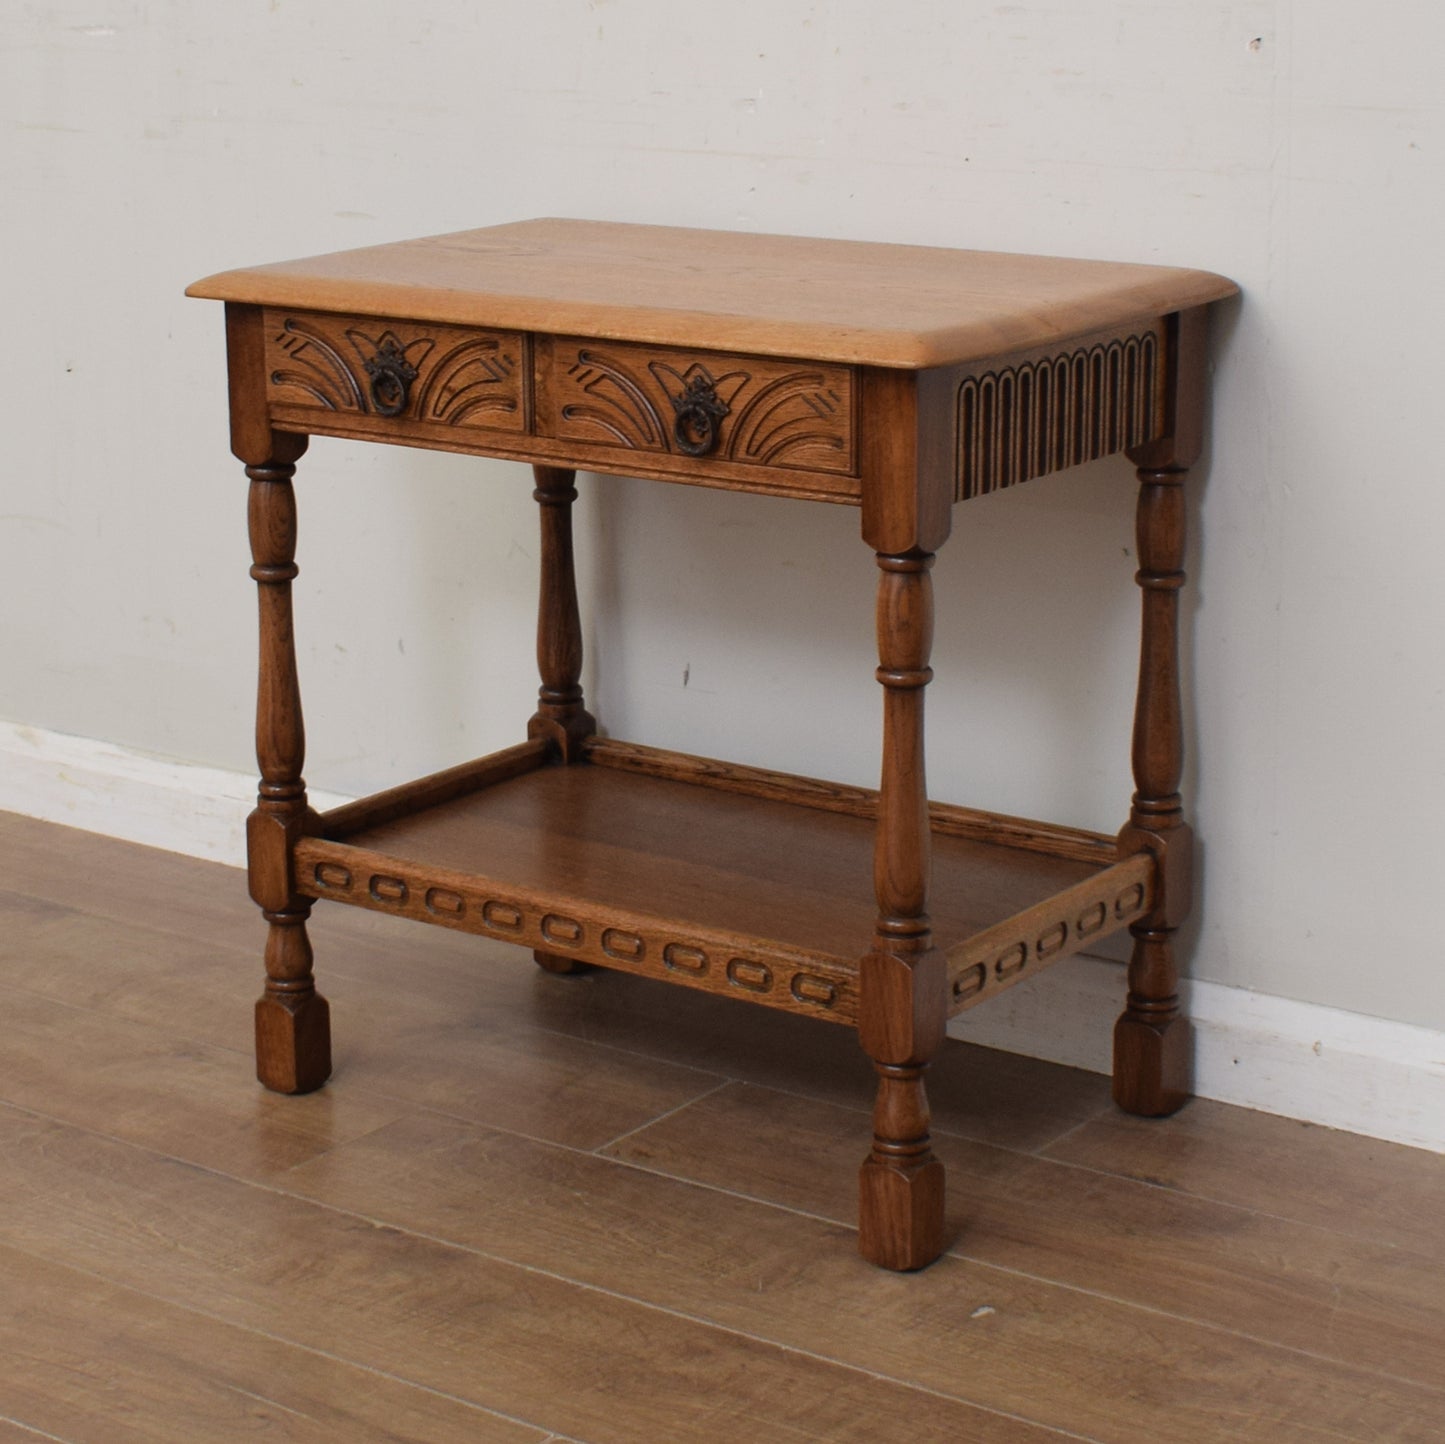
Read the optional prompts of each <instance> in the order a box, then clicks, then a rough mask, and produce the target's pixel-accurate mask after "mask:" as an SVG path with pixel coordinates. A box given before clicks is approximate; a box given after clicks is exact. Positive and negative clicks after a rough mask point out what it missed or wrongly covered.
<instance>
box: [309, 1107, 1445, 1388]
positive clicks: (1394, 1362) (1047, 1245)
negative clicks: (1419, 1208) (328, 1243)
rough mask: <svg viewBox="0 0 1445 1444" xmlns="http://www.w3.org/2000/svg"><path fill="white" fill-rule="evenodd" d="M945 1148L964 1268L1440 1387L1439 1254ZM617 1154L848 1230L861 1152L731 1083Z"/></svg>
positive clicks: (996, 1152)
mask: <svg viewBox="0 0 1445 1444" xmlns="http://www.w3.org/2000/svg"><path fill="white" fill-rule="evenodd" d="M391 1136H392V1134H391V1131H389V1130H382V1131H381V1132H380V1133H378V1134H377V1135H373V1136H372V1138H371V1139H370V1140H369V1141H368V1143H367V1144H364V1145H363V1150H364V1149H365V1148H367V1147H371V1146H374V1147H377V1148H380V1147H382V1146H384V1142H385V1140H386V1139H388V1138H390V1137H391ZM936 1147H937V1151H938V1154H939V1157H940V1158H942V1159H943V1161H944V1164H945V1166H946V1167H947V1169H948V1187H949V1206H948V1216H949V1225H950V1228H951V1230H952V1232H953V1234H954V1243H953V1245H952V1249H953V1252H954V1253H955V1254H957V1255H958V1256H959V1257H962V1258H969V1259H974V1260H977V1261H979V1262H982V1263H988V1264H993V1265H996V1266H998V1267H1000V1268H1006V1269H1010V1270H1014V1271H1017V1272H1019V1273H1023V1274H1028V1275H1030V1276H1032V1277H1035V1278H1039V1279H1049V1280H1054V1281H1057V1282H1061V1283H1065V1284H1068V1285H1070V1286H1071V1287H1075V1288H1081V1289H1088V1290H1091V1291H1093V1292H1096V1293H1100V1294H1104V1295H1107V1296H1109V1297H1112V1298H1116V1299H1123V1300H1127V1301H1128V1302H1131V1303H1134V1304H1140V1305H1143V1306H1145V1307H1148V1308H1151V1309H1159V1310H1162V1311H1164V1312H1167V1313H1170V1314H1174V1315H1176V1316H1178V1317H1180V1318H1188V1319H1194V1320H1197V1321H1199V1322H1201V1323H1207V1324H1212V1325H1214V1326H1216V1327H1218V1328H1222V1329H1226V1330H1229V1331H1231V1332H1236V1333H1239V1334H1241V1335H1244V1336H1247V1337H1250V1338H1256V1339H1261V1340H1264V1341H1266V1342H1269V1343H1273V1344H1280V1345H1283V1346H1286V1347H1288V1348H1293V1349H1301V1350H1305V1351H1308V1352H1310V1353H1313V1354H1317V1355H1319V1356H1321V1357H1324V1358H1331V1359H1335V1360H1337V1361H1338V1362H1339V1363H1341V1364H1350V1365H1364V1366H1366V1367H1369V1368H1372V1369H1376V1370H1378V1371H1379V1372H1381V1373H1385V1374H1390V1375H1392V1376H1398V1377H1402V1378H1406V1379H1411V1380H1414V1381H1415V1382H1417V1383H1421V1384H1427V1385H1430V1386H1433V1387H1435V1388H1440V1389H1445V1349H1442V1347H1441V1341H1442V1339H1445V1266H1442V1264H1441V1263H1440V1262H1439V1261H1438V1260H1437V1259H1435V1258H1434V1257H1432V1256H1430V1255H1425V1254H1419V1253H1415V1252H1411V1251H1407V1250H1404V1249H1398V1248H1392V1247H1389V1246H1385V1245H1380V1244H1376V1243H1365V1242H1362V1241H1360V1240H1359V1239H1357V1238H1355V1237H1354V1236H1352V1235H1348V1234H1341V1233H1337V1232H1334V1231H1331V1230H1328V1229H1323V1228H1315V1227H1300V1226H1298V1225H1294V1224H1290V1223H1286V1222H1283V1221H1281V1220H1279V1219H1276V1218H1274V1217H1271V1216H1269V1215H1264V1214H1260V1213H1257V1212H1254V1211H1252V1210H1249V1209H1245V1208H1240V1207H1237V1206H1234V1205H1227V1204H1220V1203H1215V1202H1213V1201H1211V1200H1207V1199H1201V1198H1195V1197H1191V1196H1188V1195H1185V1194H1180V1193H1176V1192H1171V1191H1168V1190H1165V1189H1160V1188H1155V1187H1152V1186H1150V1185H1148V1184H1144V1183H1139V1182H1135V1181H1133V1180H1129V1179H1123V1178H1118V1177H1115V1176H1112V1175H1109V1174H1103V1173H1097V1172H1094V1171H1092V1170H1088V1169H1081V1168H1075V1167H1072V1166H1070V1165H1065V1164H1060V1163H1058V1162H1055V1161H1053V1160H1051V1159H1047V1158H1039V1157H1031V1156H1028V1155H1023V1154H1019V1153H1013V1152H1009V1151H1006V1150H1003V1149H997V1148H992V1147H989V1146H988V1145H985V1144H979V1143H972V1142H967V1141H965V1140H962V1139H954V1138H940V1139H938V1140H936ZM607 1152H608V1154H609V1155H610V1156H612V1157H616V1158H621V1159H625V1160H627V1161H629V1162H632V1163H636V1164H637V1165H639V1166H640V1167H644V1168H648V1169H655V1170H658V1171H660V1172H663V1173H666V1174H668V1175H670V1176H673V1177H677V1178H683V1179H689V1180H693V1181H696V1182H700V1183H705V1184H708V1185H710V1186H712V1187H716V1188H726V1189H731V1190H735V1191H737V1192H740V1193H744V1194H747V1195H749V1196H750V1197H753V1198H758V1199H762V1200H765V1201H767V1202H770V1203H775V1204H780V1205H783V1206H785V1207H789V1208H796V1209H802V1210H804V1211H807V1212H809V1213H813V1214H817V1215H819V1216H821V1217H825V1218H831V1219H835V1220H837V1221H839V1222H846V1221H847V1220H846V1217H845V1213H846V1205H847V1201H848V1199H849V1185H850V1183H851V1182H852V1180H853V1179H854V1178H855V1176H856V1173H857V1168H858V1162H859V1157H860V1153H861V1150H860V1147H859V1144H858V1139H857V1136H856V1129H855V1127H854V1120H853V1116H852V1114H851V1113H848V1112H845V1111H843V1110H840V1109H836V1108H832V1107H829V1106H827V1105H824V1104H819V1103H815V1102H812V1101H810V1100H805V1099H800V1098H796V1097H790V1096H788V1095H786V1094H780V1093H776V1092H773V1091H771V1090H769V1089H762V1088H753V1087H748V1086H743V1085H733V1086H730V1087H728V1088H726V1089H724V1090H722V1091H720V1092H718V1093H714V1094H711V1095H709V1096H708V1097H707V1098H704V1099H702V1100H700V1101H699V1102H698V1103H695V1104H693V1105H692V1106H691V1107H688V1108H685V1109H683V1110H681V1111H679V1112H677V1113H674V1114H672V1115H670V1116H669V1117H667V1118H664V1119H662V1120H661V1121H660V1122H658V1123H656V1124H653V1125H652V1126H650V1127H648V1128H645V1129H642V1130H641V1131H639V1132H637V1133H635V1134H632V1135H630V1136H629V1137H628V1138H626V1139H624V1140H622V1141H621V1142H620V1143H618V1144H617V1145H616V1146H615V1147H613V1148H610V1149H608V1150H607ZM346 1156H348V1155H347V1152H346V1150H342V1152H341V1157H340V1158H338V1159H337V1163H338V1166H339V1165H340V1163H341V1160H342V1159H343V1158H345V1157H346ZM301 1176H303V1177H305V1176H308V1171H307V1170H306V1169H305V1168H302V1170H301ZM287 1186H290V1185H289V1182H288V1184H287ZM1442 1408H1445V1401H1442Z"/></svg>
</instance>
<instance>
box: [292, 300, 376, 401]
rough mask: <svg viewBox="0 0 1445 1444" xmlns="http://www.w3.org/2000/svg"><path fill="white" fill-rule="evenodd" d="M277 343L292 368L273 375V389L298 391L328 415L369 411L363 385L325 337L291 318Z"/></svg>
mask: <svg viewBox="0 0 1445 1444" xmlns="http://www.w3.org/2000/svg"><path fill="white" fill-rule="evenodd" d="M275 341H276V346H277V348H278V349H279V350H280V351H281V352H282V353H283V354H284V355H285V356H286V358H287V362H288V364H287V365H286V366H284V367H277V368H276V369H275V370H273V371H272V372H271V383H272V385H274V386H290V387H295V388H296V389H298V390H300V391H303V392H305V393H306V395H307V396H309V397H310V398H311V399H312V400H313V401H315V402H318V403H319V404H320V405H322V406H324V407H325V408H326V409H327V410H328V411H365V410H366V409H367V407H366V393H365V391H364V390H363V389H362V386H361V383H360V381H358V380H357V378H356V376H355V375H354V374H353V373H352V370H351V367H350V366H349V365H348V364H347V362H346V358H345V357H344V356H342V354H341V353H340V352H339V351H338V350H337V349H336V348H335V347H334V346H333V345H332V344H331V342H330V341H328V340H327V339H326V337H325V336H323V335H321V334H320V333H319V332H318V331H316V330H314V329H312V328H311V327H309V326H307V325H306V324H305V323H304V322H301V321H298V320H296V318H295V317H294V316H291V317H288V318H287V319H286V322H285V323H284V325H283V326H282V327H281V330H280V331H279V332H278V333H277V335H276V338H275Z"/></svg>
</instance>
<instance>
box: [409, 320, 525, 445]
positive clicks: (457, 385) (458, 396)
mask: <svg viewBox="0 0 1445 1444" xmlns="http://www.w3.org/2000/svg"><path fill="white" fill-rule="evenodd" d="M516 369H517V362H516V359H515V358H514V357H512V356H510V355H508V354H506V353H505V352H504V351H503V350H502V348H501V343H500V342H499V341H498V340H497V339H496V338H495V337H492V336H484V337H479V338H478V339H476V340H473V341H463V342H462V344H461V345H460V346H453V347H452V349H451V350H450V351H448V352H446V354H445V355H443V356H442V357H441V359H440V360H438V361H437V363H436V365H435V366H433V367H432V369H431V372H430V374H429V375H428V376H427V378H426V381H425V383H424V384H423V386H422V390H421V394H420V396H419V397H418V399H417V415H418V416H419V417H421V418H422V419H423V420H426V421H440V422H442V423H444V424H446V425H449V426H459V425H461V424H462V422H464V421H465V420H466V419H467V417H469V416H471V415H473V414H474V413H476V412H479V411H515V410H516V409H517V399H516V394H515V392H516V388H515V387H513V386H512V385H511V384H510V383H511V380H512V376H513V374H514V373H515V372H516Z"/></svg>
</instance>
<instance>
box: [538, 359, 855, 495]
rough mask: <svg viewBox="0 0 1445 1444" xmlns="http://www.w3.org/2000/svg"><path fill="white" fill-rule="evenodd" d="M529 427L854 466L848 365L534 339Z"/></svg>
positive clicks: (794, 462) (641, 444) (744, 457)
mask: <svg viewBox="0 0 1445 1444" xmlns="http://www.w3.org/2000/svg"><path fill="white" fill-rule="evenodd" d="M537 372H538V387H537V430H538V432H539V433H540V434H542V435H545V436H554V437H556V438H558V439H559V440H564V441H578V442H586V443H588V444H590V445H593V446H615V447H619V448H625V449H627V450H630V451H641V452H664V453H671V454H673V455H683V456H690V457H696V458H699V459H700V460H705V461H711V462H715V463H730V464H731V465H732V466H755V467H775V468H783V469H785V470H795V471H812V472H819V471H822V472H832V473H835V474H839V475H844V476H851V475H854V474H855V473H856V457H855V446H854V434H853V433H854V427H853V413H854V401H853V371H852V368H851V367H848V366H826V365H816V364H813V363H811V362H807V361H788V360H778V359H776V358H774V357H768V356H729V355H724V354H723V353H721V352H716V351H676V350H667V349H665V348H661V347H654V346H635V345H629V344H626V343H622V342H610V341H587V340H582V339H578V338H571V337H563V336H557V337H545V338H543V337H539V338H538V342H537Z"/></svg>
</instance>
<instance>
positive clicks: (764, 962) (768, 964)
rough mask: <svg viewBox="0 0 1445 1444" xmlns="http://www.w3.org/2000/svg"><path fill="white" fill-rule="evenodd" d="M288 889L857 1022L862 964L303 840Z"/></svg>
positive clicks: (358, 849) (326, 842)
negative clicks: (859, 966) (291, 885)
mask: <svg viewBox="0 0 1445 1444" xmlns="http://www.w3.org/2000/svg"><path fill="white" fill-rule="evenodd" d="M293 886H294V887H295V889H296V891H297V892H298V893H300V894H301V895H302V896H303V897H312V898H332V899H335V900H336V901H338V902H344V903H350V904H352V905H353V906H356V907H364V908H369V909H371V910H372V911H374V912H384V913H391V914H393V915H396V916H401V917H408V918H412V919H414V920H416V921H418V922H428V923H436V924H438V925H440V926H441V927H448V928H454V929H457V930H458V931H460V932H466V933H475V934H478V935H480V936H482V937H488V938H497V939H500V940H501V941H503V942H509V943H518V944H520V945H521V946H522V947H526V948H532V949H534V950H538V951H542V952H546V953H551V954H555V955H559V956H562V957H567V958H573V959H576V960H577V961H579V962H584V963H593V964H596V965H597V966H599V967H604V968H617V969H620V970H621V971H623V972H627V973H638V974H640V975H641V976H643V977H652V978H664V979H666V980H667V981H668V982H673V983H682V984H684V985H685V986H687V987H690V988H700V989H702V990H703V991H705V992H710V993H716V994H720V995H722V996H725V997H731V998H740V999H743V1000H744V1001H747V1002H753V1003H762V1004H763V1005H765V1006H767V1007H772V1008H781V1009H783V1010H784V1011H785V1012H790V1013H802V1014H805V1015H807V1016H808V1017H813V1018H827V1019H830V1020H831V1021H833V1022H837V1023H845V1024H848V1025H850V1026H856V1024H857V1021H858V992H857V971H858V970H857V967H856V965H854V964H851V963H845V962H843V961H842V960H840V959H837V958H832V957H829V956H828V955H826V954H820V953H812V952H809V951H807V950H805V949H802V948H796V947H790V946H789V945H787V944H785V943H779V942H772V941H768V940H766V939H763V938H754V937H746V936H743V935H741V934H736V933H730V932H725V931H723V930H721V929H717V928H708V927H698V926H694V925H692V924H689V923H685V922H677V921H674V920H672V919H669V918H660V917H654V916H650V915H648V914H646V913H641V912H637V911H633V910H631V909H627V908H623V907H616V906H613V905H611V904H607V905H600V904H598V903H597V902H595V901H589V900H586V899H583V898H575V897H573V898H569V897H566V896H563V895H561V894H560V893H556V892H553V891H551V890H550V889H549V890H546V891H543V890H540V889H537V888H530V887H525V886H521V885H519V884H516V883H509V882H502V881H499V880H496V879H493V878H488V877H481V876H478V875H475V874H472V873H464V872H458V871H456V870H455V869H452V868H447V867H443V866H440V865H438V864H432V863H417V862H409V861H405V860H403V859H400V858H396V857H389V856H387V855H385V854H383V853H380V852H372V851H370V850H369V849H367V848H362V847H352V846H350V845H348V844H346V843H341V842H335V841H331V840H328V839H323V838H306V839H304V840H303V841H301V842H299V843H298V844H297V846H296V850H295V852H294V854H293Z"/></svg>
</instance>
